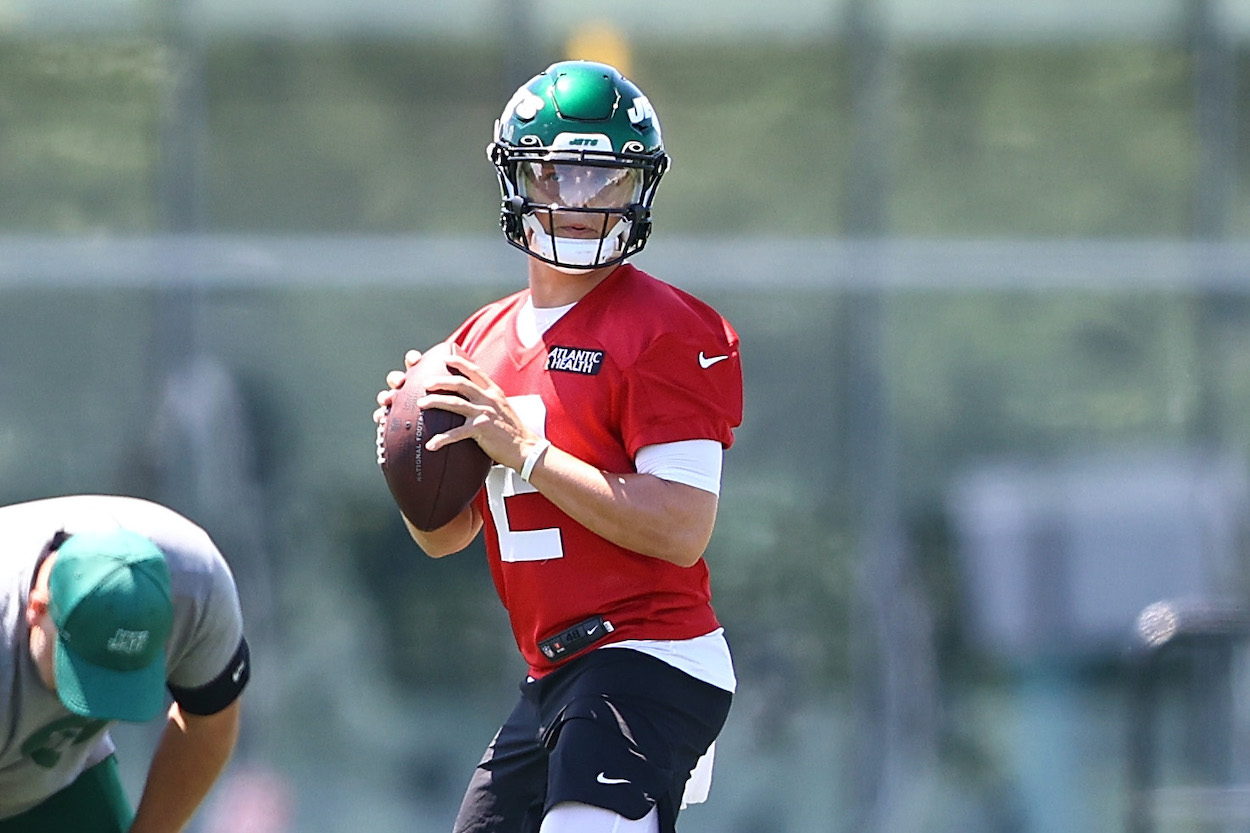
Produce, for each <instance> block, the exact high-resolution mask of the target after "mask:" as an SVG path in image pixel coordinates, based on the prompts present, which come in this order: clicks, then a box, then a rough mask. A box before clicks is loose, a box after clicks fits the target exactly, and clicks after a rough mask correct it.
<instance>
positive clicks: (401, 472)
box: [378, 342, 491, 532]
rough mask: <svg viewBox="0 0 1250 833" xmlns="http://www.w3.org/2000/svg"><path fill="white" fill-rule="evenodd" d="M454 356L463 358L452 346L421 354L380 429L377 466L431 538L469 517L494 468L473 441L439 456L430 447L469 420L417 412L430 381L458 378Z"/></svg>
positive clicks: (450, 447) (449, 447) (404, 508)
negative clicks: (451, 363) (459, 518)
mask: <svg viewBox="0 0 1250 833" xmlns="http://www.w3.org/2000/svg"><path fill="white" fill-rule="evenodd" d="M452 354H458V355H463V354H462V353H461V351H460V349H459V348H458V347H456V346H455V345H454V344H452V343H450V342H442V343H440V344H436V345H434V346H433V347H431V348H430V349H429V350H427V351H426V352H425V353H422V354H421V358H420V359H419V360H418V361H417V363H416V364H414V365H413V366H412V367H410V368H408V371H407V373H406V375H405V377H404V384H403V385H402V386H401V387H400V388H399V390H398V391H396V393H395V397H394V399H392V400H391V405H390V408H389V409H388V410H387V412H386V418H385V420H384V421H383V422H382V424H381V425H379V426H378V465H380V466H381V467H382V474H383V476H384V477H385V478H386V485H387V486H388V487H389V488H390V490H391V497H393V498H394V499H395V503H396V504H397V505H398V506H399V511H401V512H403V513H404V517H405V518H407V519H408V521H409V522H410V523H411V524H412V525H413V526H415V527H416V528H417V529H420V530H423V531H427V532H428V531H430V530H433V529H438V528H439V527H441V526H443V525H445V524H447V523H448V522H449V521H451V520H452V519H454V518H455V517H456V516H457V515H459V514H460V513H461V512H462V511H464V508H465V507H466V506H468V505H469V502H470V501H471V500H473V496H474V495H476V494H477V493H478V490H479V489H481V488H482V484H483V483H484V482H485V480H486V474H487V472H488V471H490V467H491V459H490V457H488V456H486V453H485V452H484V451H482V449H481V446H479V445H478V444H477V443H475V442H474V441H473V440H461V441H460V442H454V443H451V444H450V445H447V446H444V447H443V448H440V449H439V450H438V451H430V450H429V449H427V448H426V447H425V444H426V442H427V441H428V440H429V439H430V438H431V437H433V436H435V435H436V434H441V433H443V432H444V431H449V430H451V429H452V428H455V427H457V426H459V425H462V424H463V423H464V417H462V416H460V415H459V414H454V413H452V412H451V411H444V410H441V409H438V408H427V409H425V410H422V409H421V408H418V407H417V400H419V399H420V398H421V397H422V396H424V395H425V392H426V383H427V382H428V381H429V380H430V379H433V378H436V377H439V376H447V375H449V374H454V373H456V372H457V371H454V370H451V369H450V368H448V367H447V365H446V363H445V361H446V358H447V356H449V355H452Z"/></svg>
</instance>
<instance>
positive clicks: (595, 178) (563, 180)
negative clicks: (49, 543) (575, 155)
mask: <svg viewBox="0 0 1250 833" xmlns="http://www.w3.org/2000/svg"><path fill="white" fill-rule="evenodd" d="M518 168H519V171H518V174H519V175H518V177H517V186H518V188H519V189H520V192H521V193H520V195H521V196H522V197H524V198H525V199H526V200H527V201H529V202H532V203H536V204H538V205H542V206H549V207H553V208H574V209H578V208H580V209H587V208H588V209H599V210H609V211H611V210H619V209H624V208H628V207H629V206H630V205H633V204H634V203H636V202H639V201H640V200H641V198H642V171H641V170H639V169H638V168H611V167H604V166H600V165H578V164H574V163H567V162H522V163H520V164H519V165H518Z"/></svg>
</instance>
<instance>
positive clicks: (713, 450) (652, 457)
mask: <svg viewBox="0 0 1250 833" xmlns="http://www.w3.org/2000/svg"><path fill="white" fill-rule="evenodd" d="M724 453H725V450H724V448H722V447H721V444H720V443H719V442H717V441H716V440H679V441H678V442H675V443H659V444H657V445H646V446H643V447H642V448H640V449H638V454H637V455H635V457H634V468H636V469H637V470H638V473H639V474H654V475H655V476H656V477H659V478H661V479H663V480H671V481H673V482H674V483H684V484H686V485H687V486H694V487H695V488H696V489H702V490H703V491H705V492H711V493H712V494H714V495H720V472H721V462H722V458H723V456H724Z"/></svg>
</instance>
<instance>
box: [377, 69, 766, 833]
mask: <svg viewBox="0 0 1250 833" xmlns="http://www.w3.org/2000/svg"><path fill="white" fill-rule="evenodd" d="M487 152H488V157H489V159H490V161H491V162H492V164H493V165H494V168H495V172H496V174H497V176H498V180H499V185H500V190H501V198H502V201H501V216H500V221H501V226H502V230H503V234H504V237H505V239H506V240H507V242H508V243H509V244H511V245H512V246H514V247H516V248H517V249H520V250H521V251H522V252H524V253H525V255H526V258H525V263H526V266H527V281H526V286H525V288H524V289H522V290H520V291H519V292H517V293H515V294H513V295H511V296H509V297H506V298H503V299H502V300H499V301H497V302H495V303H492V304H489V305H488V306H486V307H484V308H483V309H481V310H479V311H477V312H476V313H474V314H473V315H471V316H470V317H469V318H468V320H466V321H465V322H464V323H463V324H462V325H461V326H460V327H459V328H457V329H456V330H455V332H454V333H452V334H451V336H450V340H451V341H453V342H454V343H456V344H457V345H459V346H460V347H461V348H462V349H463V352H464V353H465V354H466V356H465V357H452V358H450V359H449V360H448V362H447V363H448V366H449V367H451V368H452V369H454V370H456V371H459V372H460V373H462V374H463V375H462V376H461V375H457V376H448V377H447V378H446V379H444V380H438V382H437V384H435V383H431V384H429V385H427V390H429V391H430V393H428V394H427V395H426V397H425V401H424V402H423V403H421V405H422V407H437V408H443V409H446V410H450V411H455V412H457V413H460V414H463V415H464V416H465V417H466V421H465V423H464V425H463V426H461V427H458V428H454V429H452V430H450V431H447V432H446V433H444V434H441V435H438V436H435V437H433V438H431V439H430V440H429V442H428V443H427V448H430V449H432V450H436V449H438V448H440V447H443V446H444V445H446V444H448V443H454V442H476V443H478V444H479V445H480V446H481V448H482V449H483V450H484V451H485V452H486V453H487V455H489V456H490V457H491V458H492V459H493V460H494V462H495V465H494V466H493V468H492V469H491V471H490V474H489V475H488V477H487V480H486V484H485V488H483V489H482V491H481V492H480V493H479V495H478V496H477V498H476V499H475V500H474V502H473V503H472V504H470V506H469V507H468V508H467V509H466V510H465V511H463V512H462V513H461V514H460V516H458V517H457V518H455V519H454V520H452V521H451V522H449V523H448V524H447V525H445V526H444V527H442V528H439V529H435V530H433V531H424V532H423V531H421V530H418V529H416V528H415V527H413V526H412V525H411V524H409V530H410V531H411V533H412V536H413V538H414V539H415V541H416V542H417V544H418V545H419V546H420V547H421V548H422V549H423V550H424V551H425V552H426V553H427V554H428V555H430V556H432V557H435V558H438V557H442V556H445V555H448V554H450V553H454V552H457V551H459V550H462V549H464V548H465V547H466V546H467V545H468V544H469V543H470V542H472V541H473V540H474V539H475V538H476V537H477V535H478V534H479V533H480V534H483V535H484V536H485V541H486V549H487V553H488V557H489V560H490V567H491V571H492V575H493V578H494V584H495V588H496V590H497V592H498V594H499V598H500V600H501V601H502V602H503V605H504V606H505V608H506V609H507V611H508V615H509V618H510V621H511V626H512V631H513V636H514V637H515V640H516V644H517V648H518V649H519V651H520V653H521V655H522V656H523V657H524V658H525V661H526V663H527V664H528V667H529V671H528V675H527V676H526V678H525V679H524V680H523V681H522V682H521V684H520V689H521V693H520V697H519V699H518V701H517V704H516V707H515V709H514V710H513V712H512V714H511V715H510V716H509V717H508V718H507V719H506V720H505V722H504V724H503V726H502V727H501V728H500V729H499V732H498V733H497V734H496V736H495V738H494V740H493V741H492V742H491V744H490V746H489V748H488V749H487V750H486V753H485V755H484V756H483V758H482V760H481V762H480V763H479V764H478V766H477V768H476V770H475V772H474V774H473V776H472V778H471V779H470V783H469V786H468V790H467V792H466V794H465V797H464V800H463V803H462V806H461V810H460V813H459V817H458V818H457V820H456V825H455V830H456V831H457V833H540V831H541V833H609V832H610V831H613V832H614V833H671V832H672V831H673V830H674V829H675V825H676V820H677V815H678V812H679V810H680V809H681V808H682V807H683V806H684V805H685V804H686V803H689V802H693V801H700V800H702V799H703V797H704V793H705V792H706V789H707V786H708V783H709V779H710V768H711V763H712V754H711V750H712V747H713V743H714V741H715V739H716V737H717V735H718V734H719V732H720V730H721V728H722V726H723V725H724V722H725V719H726V717H727V715H728V712H729V707H730V702H731V700H732V696H733V691H734V688H735V685H736V681H735V677H734V669H733V663H732V660H731V657H730V652H729V647H728V643H727V641H726V639H725V635H724V632H723V629H722V627H721V625H720V623H719V621H718V620H717V617H716V614H715V612H714V611H713V609H712V605H711V594H710V591H709V578H708V577H709V574H708V566H707V563H706V561H705V560H704V552H705V550H706V548H707V546H708V543H709V540H710V538H711V535H712V531H713V527H714V524H715V520H716V511H717V502H718V497H719V494H720V483H721V464H722V453H723V451H724V449H726V448H728V447H729V446H730V445H731V444H732V442H733V431H734V429H735V428H736V427H737V426H738V424H739V423H740V422H741V417H742V371H741V365H740V363H739V356H738V336H737V333H736V332H735V331H734V329H733V328H732V327H731V326H730V325H729V323H728V322H726V321H725V319H724V318H722V317H721V315H720V314H718V313H717V312H716V310H714V309H713V308H712V307H710V306H709V305H708V304H706V303H704V302H703V301H701V300H699V299H698V298H695V297H694V296H692V295H690V294H688V293H687V292H684V291H682V290H680V289H678V288H676V287H674V286H672V285H670V284H667V283H664V282H662V281H660V280H658V279H656V278H654V277H652V276H650V275H648V274H647V273H645V272H643V271H642V270H641V269H639V268H637V267H636V266H634V265H633V264H632V263H630V262H629V260H628V259H629V258H630V257H631V256H632V255H634V254H636V253H637V252H639V251H641V250H642V248H643V246H644V245H645V244H646V241H647V238H648V236H649V235H650V233H651V225H652V218H651V214H652V201H653V199H654V197H655V194H656V189H657V187H658V185H659V183H660V180H661V178H662V177H663V175H664V173H665V171H666V170H667V169H668V166H669V156H668V154H667V152H666V151H665V148H664V143H663V139H662V136H661V131H660V121H659V118H658V116H657V115H656V112H655V109H654V107H653V106H652V104H651V102H650V101H649V100H648V98H647V97H646V96H645V95H644V94H643V93H642V91H641V90H639V88H638V87H637V86H635V85H634V84H633V83H632V82H631V81H629V80H627V79H626V78H624V77H623V76H622V75H621V74H620V73H619V72H618V71H617V70H616V69H614V68H613V67H610V66H607V65H604V64H598V63H591V62H586V61H568V62H561V63H557V64H553V65H552V66H550V67H549V68H547V69H546V70H545V71H544V72H542V73H540V74H539V75H537V76H535V77H534V78H533V79H531V80H530V81H529V82H527V83H526V84H525V85H523V86H522V87H521V88H520V89H518V90H517V91H516V93H515V94H514V95H513V96H512V98H511V100H510V101H509V102H508V103H507V105H506V106H505V107H504V110H503V113H502V115H501V116H500V118H499V120H498V121H497V122H496V125H495V131H494V137H493V141H491V142H490V144H489V146H488V151H487ZM418 357H419V354H418V353H417V352H416V351H409V353H408V355H407V356H405V364H406V365H407V366H411V365H412V364H413V363H414V362H415V361H416V359H417V358H418ZM386 381H387V385H388V389H387V390H384V391H382V392H381V393H380V394H379V395H378V403H379V405H380V406H381V407H379V408H378V410H377V411H376V412H375V415H374V417H375V419H376V420H378V421H383V420H385V418H386V406H387V404H388V403H389V402H390V400H391V398H392V397H393V396H394V393H395V390H394V389H395V388H396V387H398V386H400V385H402V383H403V372H402V371H398V370H395V371H391V372H390V373H389V374H388V375H387V379H386Z"/></svg>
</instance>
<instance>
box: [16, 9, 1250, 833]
mask: <svg viewBox="0 0 1250 833" xmlns="http://www.w3.org/2000/svg"><path fill="white" fill-rule="evenodd" d="M1248 47H1250V3H1247V2H1244V0H1102V2H1097V3H1090V2H1080V0H1034V1H1033V2H1030V3H1008V2H1002V0H960V2H951V1H950V0H772V1H771V2H769V3H746V2H738V0H732V1H731V0H635V1H634V2H631V3H625V4H611V5H610V4H605V3H595V2H582V3H573V2H567V0H460V1H459V2H457V3H454V4H451V3H447V4H444V3H433V2H400V0H353V2H351V3H341V2H328V0H247V2H244V0H0V379H3V382H4V385H3V393H0V499H3V501H4V502H19V501H24V500H29V499H33V498H38V497H43V496H49V495H56V494H65V493H73V492H112V493H127V494H133V495H139V496H143V497H148V498H152V499H156V500H159V501H162V502H165V503H168V504H169V505H171V506H173V507H175V508H177V509H179V510H181V511H183V512H184V513H186V514H188V515H189V516H190V517H192V518H193V519H195V520H196V521H198V522H199V523H201V524H202V525H203V526H205V527H206V528H207V529H208V530H209V531H210V532H211V533H212V534H213V536H214V537H215V538H216V540H217V541H218V543H219V544H220V546H221V547H222V549H223V550H224V551H225V553H226V554H227V557H228V558H229V559H230V561H231V563H232V564H233V565H234V568H235V572H236V575H237V577H238V579H239V582H240V587H241V592H242V596H243V603H244V608H245V614H246V616H247V619H248V623H249V632H250V638H251V641H252V645H253V652H254V657H255V671H254V676H253V682H252V685H251V687H250V688H249V690H248V692H247V696H246V722H245V728H244V734H243V737H242V740H241V742H240V746H239V749H238V753H237V755H236V757H235V760H234V761H233V763H232V764H231V766H230V768H229V769H228V771H227V772H226V774H225V775H224V777H223V779H222V781H221V782H219V784H218V787H217V788H216V790H215V791H214V793H213V795H212V796H211V798H210V800H209V802H208V803H207V805H206V806H205V808H204V810H203V811H202V812H201V814H200V816H199V817H198V819H197V820H196V822H195V826H194V827H193V831H195V833H222V831H234V833H260V831H264V833H292V832H293V831H299V833H305V831H307V832H308V833H339V832H340V831H342V832H343V833H347V832H348V831H352V833H355V831H361V830H369V831H401V830H402V831H413V832H414V833H425V831H446V830H449V829H450V825H451V820H452V818H453V817H454V814H455V811H456V808H457V806H458V803H459V799H460V795H461V791H462V789H463V786H464V784H465V783H466V781H467V778H468V776H469V772H470V770H471V768H472V766H473V764H474V763H476V761H477V759H478V757H479V756H480V754H481V752H482V750H483V749H484V748H485V746H486V744H487V742H488V741H489V740H490V737H491V735H492V734H493V732H494V730H495V728H496V726H497V725H498V723H499V722H500V720H501V719H502V718H503V716H504V715H505V713H506V711H507V710H508V708H509V707H510V705H511V702H512V700H513V697H514V694H515V686H516V683H517V682H518V680H519V678H520V676H521V674H522V668H521V664H520V661H519V659H518V657H517V655H516V651H515V647H514V646H513V644H512V642H511V637H510V635H509V633H508V630H507V625H506V620H505V617H504V614H503V611H502V609H501V608H500V606H499V603H498V601H497V600H496V599H495V596H494V593H493V589H492V587H491V584H490V580H489V575H488V572H487V568H486V565H485V563H484V554H483V552H482V551H481V549H480V548H477V547H475V548H474V549H472V550H470V551H469V552H467V553H464V554H461V555H460V556H459V557H456V558H450V559H445V560H442V561H439V562H434V561H430V560H428V559H426V558H424V556H422V555H421V554H420V553H419V552H418V551H417V550H416V548H415V546H414V545H413V544H412V543H411V542H410V540H409V539H408V538H407V536H406V534H405V532H404V530H403V527H402V524H401V522H400V521H399V519H398V515H397V514H396V511H395V510H394V508H393V505H392V503H391V501H390V498H389V494H388V492H387V490H386V487H385V484H384V482H383V480H382V477H381V475H380V473H379V472H378V470H377V466H376V463H375V460H374V425H373V422H372V420H371V412H372V411H373V408H374V395H375V393H376V392H377V390H378V389H379V388H380V387H382V385H383V378H384V376H385V374H386V372H387V371H388V370H390V369H392V368H395V367H398V366H400V365H401V364H402V358H401V357H402V355H403V352H404V351H405V350H406V349H408V348H410V347H418V348H424V347H426V346H428V345H429V344H431V343H434V342H436V341H439V340H441V339H442V338H443V337H444V336H445V335H446V334H447V333H448V332H449V331H450V330H451V329H452V328H453V327H455V326H456V325H457V324H458V323H459V322H460V321H461V320H462V319H463V318H464V317H465V316H466V315H467V314H468V313H470V312H471V311H473V310H474V309H476V308H477V307H478V306H479V305H480V304H481V303H484V302H486V301H488V300H492V299H493V298H495V297H498V296H501V295H503V294H505V293H508V292H511V291H513V290H514V289H516V288H519V287H520V286H521V285H522V282H523V278H524V263H523V256H522V255H520V254H519V253H518V252H516V251H514V250H512V249H511V248H509V247H508V246H507V245H506V244H505V243H504V241H503V239H502V236H501V234H500V233H499V231H498V226H497V217H498V195H497V190H496V184H495V181H494V177H493V172H492V169H491V168H490V166H489V165H488V163H487V162H486V160H485V156H484V147H485V144H486V142H487V141H488V140H489V138H490V131H491V125H492V122H493V120H494V118H495V117H496V116H497V115H498V113H499V111H500V110H501V109H502V107H503V105H504V103H505V102H506V101H507V99H508V98H509V96H510V94H511V92H512V91H513V90H514V89H515V88H516V87H517V86H518V85H519V84H521V83H522V82H524V81H525V80H526V79H528V78H529V77H530V76H532V75H534V74H535V73H536V72H538V71H540V70H541V69H542V68H544V67H545V66H547V65H548V64H549V63H550V62H552V61H554V60H559V59H562V58H565V57H577V58H596V59H601V60H607V61H610V62H613V63H616V64H617V65H618V66H620V67H621V68H622V69H623V70H625V72H626V74H627V75H629V76H630V77H631V78H632V79H633V80H634V81H636V82H637V83H638V84H639V85H640V86H641V87H642V89H643V90H644V91H645V92H646V93H647V95H648V96H649V98H650V99H651V101H652V103H653V104H654V105H655V107H656V109H657V111H658V112H659V114H660V117H661V119H662V121H663V125H664V130H665V140H666V145H667V147H668V150H669V152H670V153H671V155H672V156H673V159H674V166H673V169H672V171H671V172H670V173H669V174H668V176H667V177H666V178H665V181H664V183H663V185H662V187H661V188H660V192H659V197H658V199H657V201H656V215H655V220H656V234H655V235H654V237H653V238H652V242H651V243H650V244H649V245H648V247H647V250H646V251H645V252H643V253H642V254H641V255H640V256H638V258H637V259H636V262H637V263H638V265H639V266H641V267H642V268H644V269H647V270H648V271H651V272H652V273H654V274H655V275H657V276H658V277H660V278H663V279H665V280H668V281H670V282H672V283H674V284H676V285H678V286H680V287H682V288H685V289H688V290H690V291H693V292H695V293H696V294H698V295H700V296H701V297H703V298H705V299H706V300H708V301H710V302H712V303H713V304H714V305H716V306H717V307H718V308H719V309H720V311H721V312H722V313H723V314H725V315H726V317H728V318H729V319H730V320H731V321H732V322H733V323H734V325H735V326H736V327H737V329H738V330H739V332H740V333H741V336H742V342H743V357H744V367H745V372H746V384H747V411H746V421H745V423H744V425H743V426H742V428H741V429H740V431H739V432H738V434H737V442H736V444H735V445H734V447H733V449H732V450H731V451H730V452H729V453H728V454H727V457H726V467H725V477H724V492H723V495H722V503H721V514H720V520H719V524H718V530H717V533H716V535H715V538H714V540H713V543H712V547H711V549H710V551H709V553H708V556H707V557H708V560H709V562H710V564H711V567H712V573H713V592H714V595H715V599H714V601H715V604H716V606H717V610H718V612H719V615H720V617H721V619H722V621H723V623H724V624H725V626H726V629H727V632H728V636H729V639H730V643H731V645H732V646H733V649H734V653H735V660H736V663H737V666H738V672H739V677H740V680H741V688H740V691H739V694H738V697H737V700H736V702H735V707H734V710H733V713H732V714H731V717H730V722H729V724H728V726H727V728H726V730H725V732H724V735H723V736H722V739H721V742H720V744H719V747H718V756H717V772H716V777H715V781H714V784H713V787H712V793H711V799H710V802H709V803H708V804H706V805H701V806H696V807H693V808H691V809H689V810H688V811H686V813H684V814H683V817H682V818H683V821H682V825H681V829H682V830H683V831H685V833H701V832H702V833H710V831H717V833H800V832H801V833H811V832H812V831H832V832H834V833H841V831H857V833H859V832H862V833H913V832H914V833H946V831H952V833H953V831H959V833H1073V831H1108V830H1126V831H1130V833H1148V831H1195V832H1198V831H1201V832H1202V833H1208V832H1209V831H1231V830H1243V831H1244V830H1247V829H1250V748H1248V747H1250V708H1248V707H1247V700H1248V697H1250V665H1248V664H1247V662H1246V657H1245V655H1244V652H1243V649H1242V642H1243V638H1244V636H1245V634H1246V632H1247V628H1246V622H1245V618H1244V617H1243V613H1242V611H1243V604H1244V602H1245V600H1246V591H1247V587H1246V584H1247V582H1246V579H1247V575H1248V574H1247V558H1246V557H1247V539H1246V532H1247V529H1246V526H1247V524H1246V518H1247V510H1248V509H1250V505H1248V504H1250V468H1248V466H1250V458H1248V457H1247V454H1248V453H1250V448H1248V445H1250V194H1248V193H1247V190H1246V189H1244V188H1242V187H1240V182H1241V181H1243V180H1245V178H1246V174H1247V170H1248V168H1250V135H1248V134H1247V130H1246V125H1247V118H1248V116H1250V100H1248V98H1250V49H1248ZM154 731H155V728H154V727H141V728H126V729H123V730H122V731H121V732H119V733H118V735H119V737H118V740H119V743H120V744H121V745H122V746H123V757H122V763H123V766H124V770H125V773H126V776H127V778H128V785H129V787H130V788H131V789H132V790H134V794H135V795H136V796H137V794H138V789H139V786H140V784H141V782H142V777H143V774H144V769H145V767H146V758H145V754H146V753H145V751H144V750H145V745H150V744H151V743H152V741H153V739H154Z"/></svg>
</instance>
